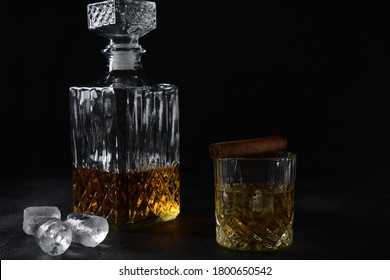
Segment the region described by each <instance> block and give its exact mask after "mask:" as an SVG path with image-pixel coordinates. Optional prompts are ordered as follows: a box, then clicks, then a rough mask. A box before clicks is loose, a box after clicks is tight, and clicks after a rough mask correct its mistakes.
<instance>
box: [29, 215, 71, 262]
mask: <svg viewBox="0 0 390 280" xmlns="http://www.w3.org/2000/svg"><path fill="white" fill-rule="evenodd" d="M35 241H36V242H37V243H38V245H39V247H41V249H42V250H43V251H44V252H45V253H47V254H49V255H51V256H59V255H61V254H62V253H64V252H65V251H66V250H67V249H68V248H69V246H70V244H71V243H72V230H71V229H70V227H69V225H68V224H66V223H65V222H64V221H62V220H60V219H57V218H51V219H49V220H47V221H46V222H45V223H43V224H42V225H40V226H39V227H38V229H37V231H36V233H35Z"/></svg>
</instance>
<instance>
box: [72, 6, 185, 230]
mask: <svg viewBox="0 0 390 280" xmlns="http://www.w3.org/2000/svg"><path fill="white" fill-rule="evenodd" d="M87 11H88V25H89V30H91V31H93V32H95V33H97V34H98V35H101V36H104V37H106V38H107V39H108V42H109V43H108V45H107V46H106V47H105V48H104V49H103V51H102V52H103V54H105V55H106V56H107V58H108V71H107V73H106V74H105V75H104V77H103V78H102V79H100V80H98V81H97V82H94V83H91V84H90V85H85V86H74V87H71V88H70V113H71V140H72V142H71V147H72V156H73V171H72V187H73V210H74V211H75V212H83V213H87V214H95V215H99V216H103V217H105V218H107V220H108V222H109V223H110V225H111V226H112V227H113V228H118V229H122V228H123V229H128V228H130V229H131V228H134V227H138V226H141V225H147V224H153V223H156V222H160V221H168V220H172V219H175V218H176V217H177V215H178V214H179V211H180V176H179V165H180V160H179V100H178V88H177V87H176V86H174V85H171V84H166V83H151V82H148V81H147V79H146V78H145V75H144V72H143V69H142V64H141V55H142V54H143V53H144V49H142V47H141V46H140V45H139V44H138V39H139V38H140V37H141V36H143V35H145V34H146V33H148V32H150V31H151V30H153V29H155V28H156V5H155V3H154V2H150V1H140V0H109V1H104V2H99V3H93V4H89V5H88V8H87Z"/></svg>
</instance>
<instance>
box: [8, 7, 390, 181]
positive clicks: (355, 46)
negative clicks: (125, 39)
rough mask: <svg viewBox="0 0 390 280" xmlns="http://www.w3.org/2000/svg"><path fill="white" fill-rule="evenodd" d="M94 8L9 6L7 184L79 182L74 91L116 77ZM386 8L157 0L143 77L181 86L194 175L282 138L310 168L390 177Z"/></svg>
mask: <svg viewBox="0 0 390 280" xmlns="http://www.w3.org/2000/svg"><path fill="white" fill-rule="evenodd" d="M91 2H93V1H66V2H57V1H54V2H53V1H39V2H36V1H34V2H32V1H28V2H27V1H26V2H24V3H23V4H20V2H12V3H9V2H8V1H7V4H5V8H4V6H3V8H2V10H3V13H2V14H4V15H5V17H3V18H2V19H1V20H2V23H1V28H2V31H1V33H2V39H1V48H2V52H1V53H2V56H3V58H2V60H3V62H2V69H3V74H2V78H1V79H2V83H1V84H2V94H1V104H2V106H1V123H2V142H3V144H2V147H3V149H2V160H1V169H2V172H3V175H4V176H11V177H12V176H14V175H17V176H18V177H23V176H42V175H52V174H62V175H64V174H65V175H67V174H70V170H71V157H70V133H69V104H68V103H69V100H68V88H69V87H70V86H72V85H76V84H82V83H84V82H88V81H91V80H94V79H95V78H97V77H98V76H100V75H101V74H102V73H103V72H104V71H105V70H106V58H105V57H104V56H103V55H101V53H100V50H101V49H102V48H103V47H104V46H105V44H106V43H107V42H106V39H104V38H101V37H99V36H97V35H95V34H93V33H91V32H90V31H88V28H87V19H86V5H87V4H88V3H91ZM386 8H387V6H386V5H385V4H378V3H377V2H376V3H375V4H367V3H365V4H364V5H363V4H357V3H354V4H353V5H348V6H347V5H345V6H342V5H340V4H337V5H330V4H328V5H325V4H315V5H314V4H311V5H310V4H305V5H303V4H302V5H299V4H294V5H292V4H289V5H288V4H261V3H258V2H250V1H157V19H158V21H157V26H158V27H157V29H156V30H154V31H152V32H151V33H149V34H148V35H146V36H145V37H143V38H141V40H140V43H141V45H142V46H143V47H144V48H145V49H146V51H147V52H146V54H145V55H144V57H143V65H144V70H145V71H146V73H147V74H148V75H149V77H151V78H153V79H157V80H159V81H161V82H167V83H172V84H176V85H177V86H179V88H180V113H181V115H180V122H181V166H182V170H183V172H184V173H185V172H186V171H188V172H191V170H197V169H198V168H205V169H204V170H206V171H205V172H206V173H207V172H208V171H207V170H210V169H211V168H212V161H211V159H210V158H209V156H208V146H209V145H210V144H211V143H213V142H219V141H228V140H237V139H245V138H254V137H260V136H266V135H276V134H277V135H284V136H286V137H287V138H288V140H289V150H290V151H293V152H295V153H296V154H297V155H298V158H299V161H298V162H299V166H300V168H301V169H302V170H303V169H306V168H307V169H314V170H319V169H322V170H324V171H326V172H332V170H334V169H339V168H353V169H354V168H378V167H381V168H382V167H388V166H389V160H388V156H389V155H390V153H389V148H388V142H389V137H388V136H387V130H388V127H389V126H388V120H389V118H388V116H389V113H388V107H389V106H388V104H389V103H388V102H387V100H386V95H387V94H388V92H389V87H388V63H387V62H386V61H387V60H386V57H387V54H388V49H387V47H386V46H385V43H384V42H385V39H386V37H387V35H386V34H387V33H388V32H387V29H386V28H385V21H386V18H387V15H386ZM201 173H202V172H201ZM199 176H202V175H199Z"/></svg>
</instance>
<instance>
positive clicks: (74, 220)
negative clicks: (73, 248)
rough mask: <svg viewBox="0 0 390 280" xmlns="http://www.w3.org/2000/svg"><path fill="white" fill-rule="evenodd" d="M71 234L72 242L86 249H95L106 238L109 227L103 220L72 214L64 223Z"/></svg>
mask: <svg viewBox="0 0 390 280" xmlns="http://www.w3.org/2000/svg"><path fill="white" fill-rule="evenodd" d="M65 222H66V223H67V224H69V226H70V228H71V229H72V232H73V237H72V241H73V242H75V243H79V244H82V245H84V246H87V247H96V246H97V245H99V244H100V243H101V242H102V241H103V240H104V239H105V238H106V236H107V234H108V230H109V226H108V222H107V220H106V219H105V218H103V217H100V216H96V215H90V214H84V213H78V212H73V213H70V214H69V215H68V217H67V218H66V221H65Z"/></svg>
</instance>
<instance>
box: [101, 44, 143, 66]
mask: <svg viewBox="0 0 390 280" xmlns="http://www.w3.org/2000/svg"><path fill="white" fill-rule="evenodd" d="M102 53H103V54H105V55H106V56H107V59H108V68H109V72H112V71H121V70H125V71H127V70H131V71H136V72H142V64H141V56H142V55H143V54H144V53H145V50H144V49H143V48H142V47H141V46H140V45H139V44H138V38H131V37H124V38H123V37H119V38H115V39H110V43H109V44H108V45H107V46H106V47H105V49H103V50H102Z"/></svg>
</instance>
